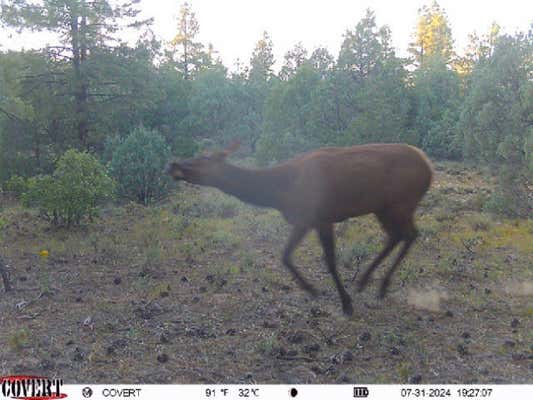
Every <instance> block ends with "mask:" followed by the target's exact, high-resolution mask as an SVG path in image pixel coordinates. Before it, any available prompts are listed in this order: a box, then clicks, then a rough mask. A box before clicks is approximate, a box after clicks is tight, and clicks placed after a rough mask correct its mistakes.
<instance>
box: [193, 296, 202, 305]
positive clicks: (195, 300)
mask: <svg viewBox="0 0 533 400" xmlns="http://www.w3.org/2000/svg"><path fill="white" fill-rule="evenodd" d="M192 302H193V304H196V303H199V302H200V298H199V297H198V296H194V297H193V298H192Z"/></svg>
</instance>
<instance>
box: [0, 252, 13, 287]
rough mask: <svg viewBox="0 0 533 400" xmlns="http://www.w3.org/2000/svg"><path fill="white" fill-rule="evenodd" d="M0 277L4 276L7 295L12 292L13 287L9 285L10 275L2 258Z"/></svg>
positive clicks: (0, 259) (0, 260) (0, 261)
mask: <svg viewBox="0 0 533 400" xmlns="http://www.w3.org/2000/svg"><path fill="white" fill-rule="evenodd" d="M0 275H2V280H3V281H4V287H5V289H6V293H7V292H9V291H10V290H11V285H10V284H9V275H8V273H7V264H6V263H5V262H4V260H3V259H2V258H0Z"/></svg>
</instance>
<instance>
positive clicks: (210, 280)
mask: <svg viewBox="0 0 533 400" xmlns="http://www.w3.org/2000/svg"><path fill="white" fill-rule="evenodd" d="M205 280H206V281H207V282H209V283H211V284H213V283H215V277H214V276H213V275H207V276H206V277H205Z"/></svg>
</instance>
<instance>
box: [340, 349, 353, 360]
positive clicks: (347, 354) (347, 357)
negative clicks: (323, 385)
mask: <svg viewBox="0 0 533 400" xmlns="http://www.w3.org/2000/svg"><path fill="white" fill-rule="evenodd" d="M350 361H353V353H352V352H351V351H350V350H346V351H345V352H343V353H342V362H350Z"/></svg>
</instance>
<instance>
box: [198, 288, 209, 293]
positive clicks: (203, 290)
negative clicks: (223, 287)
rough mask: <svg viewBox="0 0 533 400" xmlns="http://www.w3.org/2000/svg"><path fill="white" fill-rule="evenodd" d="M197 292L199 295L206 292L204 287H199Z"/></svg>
mask: <svg viewBox="0 0 533 400" xmlns="http://www.w3.org/2000/svg"><path fill="white" fill-rule="evenodd" d="M198 290H199V291H200V293H205V292H207V288H206V287H205V286H200V288H199V289H198Z"/></svg>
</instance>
